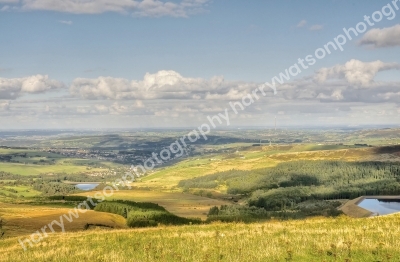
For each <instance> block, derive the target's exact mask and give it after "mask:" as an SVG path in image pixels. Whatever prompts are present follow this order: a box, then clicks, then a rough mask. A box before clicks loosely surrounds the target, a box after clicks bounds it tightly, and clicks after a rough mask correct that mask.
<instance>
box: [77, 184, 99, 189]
mask: <svg viewBox="0 0 400 262" xmlns="http://www.w3.org/2000/svg"><path fill="white" fill-rule="evenodd" d="M98 185H99V184H76V185H75V186H76V187H77V188H79V189H80V190H92V189H94V188H95V187H97V186H98Z"/></svg>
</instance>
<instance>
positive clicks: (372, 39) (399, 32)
mask: <svg viewBox="0 0 400 262" xmlns="http://www.w3.org/2000/svg"><path fill="white" fill-rule="evenodd" d="M359 44H360V45H367V46H372V47H374V48H382V47H393V46H400V24H398V25H395V26H392V27H387V28H382V29H371V30H369V31H368V32H367V33H365V35H364V36H363V38H362V39H361V40H360V42H359Z"/></svg>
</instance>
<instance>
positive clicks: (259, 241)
mask: <svg viewBox="0 0 400 262" xmlns="http://www.w3.org/2000/svg"><path fill="white" fill-rule="evenodd" d="M399 223H400V215H390V216H384V217H374V218H365V219H354V218H348V217H339V218H334V219H333V218H313V219H307V220H297V221H287V222H278V221H271V222H266V223H257V224H248V225H246V224H241V223H239V224H233V223H230V224H220V223H216V224H211V225H200V226H181V227H160V228H151V229H138V230H132V229H129V230H112V231H103V230H95V231H85V232H77V233H66V234H54V235H51V236H50V237H49V238H47V239H45V240H44V241H42V242H41V243H40V244H38V245H37V246H34V247H33V248H29V249H28V251H26V252H24V251H23V250H22V248H21V246H20V245H19V244H18V242H17V239H15V238H14V239H6V240H3V241H2V242H1V243H0V245H1V246H0V252H1V254H2V256H0V261H13V262H14V261H26V262H30V261H35V262H37V261H46V262H49V261H57V262H64V261H65V262H66V261H93V262H100V261H104V262H106V261H107V262H108V261H110V262H111V261H112V262H125V261H167V262H168V261H171V262H172V261H173V262H176V261H210V262H214V261H229V262H232V261H240V262H257V261H260V262H261V261H262V262H265V261H272V262H273V261H296V262H303V261H304V262H313V261H314V262H321V261H351V262H366V261H393V262H394V261H399V260H400V249H399V248H398V239H399V238H400V228H399V227H398V225H399Z"/></svg>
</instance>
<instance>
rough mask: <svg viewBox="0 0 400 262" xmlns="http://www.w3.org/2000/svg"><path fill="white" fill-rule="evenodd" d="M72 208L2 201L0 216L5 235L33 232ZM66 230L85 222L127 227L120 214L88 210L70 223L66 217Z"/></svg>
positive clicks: (81, 226) (72, 229)
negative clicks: (3, 222) (3, 221)
mask: <svg viewBox="0 0 400 262" xmlns="http://www.w3.org/2000/svg"><path fill="white" fill-rule="evenodd" d="M71 210H72V209H70V208H54V207H45V206H29V205H22V204H5V203H0V217H1V218H2V219H3V220H5V224H4V226H3V229H4V230H5V232H6V234H5V237H14V236H20V235H27V234H29V235H30V234H33V233H34V232H35V231H37V230H40V229H41V228H42V227H43V226H45V225H48V224H49V223H51V222H52V221H53V220H57V221H59V220H60V216H62V215H64V214H68V212H69V211H71ZM63 220H64V225H65V230H66V231H80V230H83V229H84V226H85V224H87V223H89V224H101V225H105V226H109V227H114V228H125V227H126V226H125V224H126V222H125V218H123V217H122V216H119V215H115V214H110V213H103V212H95V211H87V212H86V213H79V218H73V221H72V222H71V223H70V222H68V221H66V219H65V218H64V219H63ZM54 230H56V231H61V228H60V227H59V226H54Z"/></svg>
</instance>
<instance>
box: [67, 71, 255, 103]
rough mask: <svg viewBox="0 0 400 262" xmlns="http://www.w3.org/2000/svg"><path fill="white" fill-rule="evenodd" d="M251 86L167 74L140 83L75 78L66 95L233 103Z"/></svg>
mask: <svg viewBox="0 0 400 262" xmlns="http://www.w3.org/2000/svg"><path fill="white" fill-rule="evenodd" d="M256 87H257V85H256V84H254V83H244V82H227V81H225V80H224V78H223V77H221V76H216V77H213V78H211V79H202V78H188V77H183V76H182V75H180V74H179V73H177V72H175V71H171V70H162V71H159V72H157V73H155V74H151V73H146V75H145V76H144V78H143V80H141V81H138V80H128V79H122V78H113V77H99V78H96V79H87V78H77V79H75V80H74V81H73V83H72V85H71V87H70V92H71V94H72V95H74V96H76V97H81V98H84V99H109V100H124V99H131V100H137V99H139V100H140V99H194V100H198V99H236V98H241V97H243V96H244V95H245V94H246V93H247V92H248V91H249V90H251V88H253V89H254V88H256Z"/></svg>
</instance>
